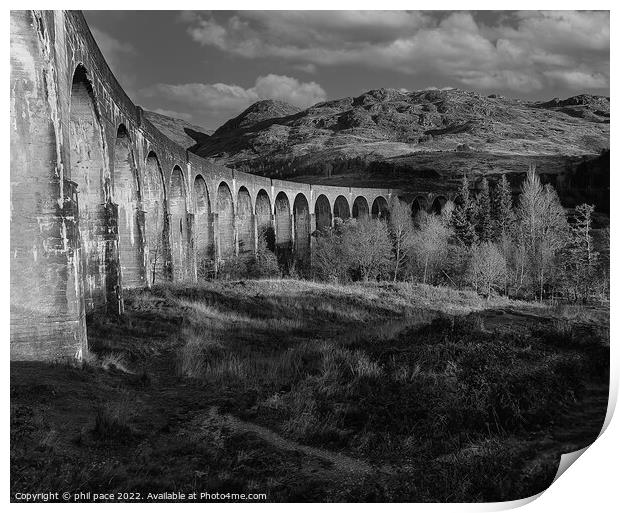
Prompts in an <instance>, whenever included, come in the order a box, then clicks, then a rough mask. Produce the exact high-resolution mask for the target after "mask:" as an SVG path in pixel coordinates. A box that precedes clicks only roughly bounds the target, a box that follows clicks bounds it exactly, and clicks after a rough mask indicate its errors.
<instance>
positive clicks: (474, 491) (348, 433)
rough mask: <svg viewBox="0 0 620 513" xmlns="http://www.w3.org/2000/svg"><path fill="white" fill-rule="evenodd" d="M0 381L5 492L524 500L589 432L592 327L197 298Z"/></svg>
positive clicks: (594, 414) (549, 313) (405, 293)
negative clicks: (5, 418)
mask: <svg viewBox="0 0 620 513" xmlns="http://www.w3.org/2000/svg"><path fill="white" fill-rule="evenodd" d="M126 310H127V311H126V314H125V315H124V316H123V317H122V318H109V317H98V318H93V319H90V320H89V341H90V344H91V345H92V348H93V351H92V355H91V357H90V358H89V360H88V362H87V363H85V364H84V365H83V367H82V368H75V367H71V366H68V365H66V364H60V363H58V364H42V363H35V362H25V363H13V364H12V366H11V489H12V492H16V491H23V490H28V491H44V490H63V491H65V490H66V491H72V492H77V491H84V492H86V491H91V492H138V493H140V494H141V497H142V499H146V498H147V494H148V493H149V492H152V493H156V492H171V491H185V492H193V491H198V492H201V491H208V492H211V493H215V492H231V493H265V494H267V500H269V501H466V502H467V501H497V500H510V499H517V498H521V497H526V496H530V495H533V494H535V493H538V492H540V491H542V490H543V489H544V488H546V487H547V486H548V485H549V483H550V482H551V481H552V479H553V477H554V475H555V472H556V469H557V464H558V462H559V457H560V455H561V454H562V453H565V452H570V451H573V450H576V449H578V448H581V447H584V446H585V445H588V444H589V443H591V442H592V441H593V440H594V439H595V438H596V436H597V435H598V432H599V431H600V428H601V427H602V424H603V419H604V416H605V411H606V405H607V383H608V369H609V329H608V326H609V313H608V309H605V308H602V307H598V308H594V307H590V308H586V307H582V306H581V307H579V306H564V307H549V306H544V305H538V304H531V303H519V302H514V301H509V300H506V299H491V300H490V301H486V300H483V299H481V298H479V297H478V296H477V295H475V294H474V293H469V292H463V291H454V290H450V289H440V288H434V287H426V286H421V285H411V284H368V285H365V284H364V285H362V284H360V285H351V286H336V285H327V284H316V283H311V282H304V281H294V280H273V281H240V282H228V283H226V282H212V283H203V284H201V285H193V284H187V285H169V286H165V287H156V288H154V289H153V290H151V291H135V292H133V293H132V294H130V295H129V297H128V299H127V300H126Z"/></svg>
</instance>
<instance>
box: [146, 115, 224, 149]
mask: <svg viewBox="0 0 620 513" xmlns="http://www.w3.org/2000/svg"><path fill="white" fill-rule="evenodd" d="M144 116H145V117H146V119H148V120H149V121H150V122H151V123H153V125H155V128H157V129H158V130H159V131H160V132H162V133H163V134H164V135H165V136H166V137H168V138H169V139H172V140H173V141H174V142H175V143H177V144H179V145H181V146H183V148H191V147H192V146H195V145H196V144H201V143H204V142H205V141H206V140H207V139H208V138H209V136H210V135H211V134H212V133H213V130H207V129H206V128H203V127H201V126H198V125H192V124H191V123H188V122H187V121H185V120H184V119H180V118H172V117H170V116H164V115H163V114H159V113H157V112H152V111H148V110H145V111H144Z"/></svg>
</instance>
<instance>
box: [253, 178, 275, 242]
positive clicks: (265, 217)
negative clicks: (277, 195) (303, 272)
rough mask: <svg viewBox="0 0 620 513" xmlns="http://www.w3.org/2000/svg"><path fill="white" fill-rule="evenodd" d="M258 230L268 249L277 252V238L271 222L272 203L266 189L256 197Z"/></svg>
mask: <svg viewBox="0 0 620 513" xmlns="http://www.w3.org/2000/svg"><path fill="white" fill-rule="evenodd" d="M256 228H257V232H258V236H259V237H264V238H265V242H266V243H267V248H268V249H269V250H270V251H275V246H276V236H275V231H274V229H273V224H272V222H271V201H270V200H269V194H267V192H266V191H265V190H264V189H261V190H260V191H258V194H257V195H256Z"/></svg>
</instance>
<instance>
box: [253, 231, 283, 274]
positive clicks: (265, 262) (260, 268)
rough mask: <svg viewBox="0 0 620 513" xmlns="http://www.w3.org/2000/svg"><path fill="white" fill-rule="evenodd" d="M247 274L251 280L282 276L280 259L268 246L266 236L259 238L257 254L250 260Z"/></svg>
mask: <svg viewBox="0 0 620 513" xmlns="http://www.w3.org/2000/svg"><path fill="white" fill-rule="evenodd" d="M247 274H248V276H249V277H251V278H276V277H279V276H280V268H279V267H278V259H277V257H276V255H275V253H274V252H273V251H270V250H269V248H268V246H267V238H266V236H265V235H264V234H262V235H261V236H259V238H258V241H257V247H256V254H255V255H253V256H252V258H250V260H249V262H248V264H247Z"/></svg>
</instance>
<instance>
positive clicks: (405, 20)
mask: <svg viewBox="0 0 620 513" xmlns="http://www.w3.org/2000/svg"><path fill="white" fill-rule="evenodd" d="M84 14H85V16H86V20H87V21H88V23H89V25H90V28H91V31H92V32H93V35H94V37H95V39H96V41H97V43H98V44H99V47H100V48H101V50H102V52H103V55H104V57H105V58H106V60H107V62H108V64H109V65H110V68H111V69H112V71H113V72H114V74H115V75H116V77H117V79H118V80H119V82H120V84H121V85H122V86H123V88H124V89H125V91H126V92H127V94H128V95H129V96H130V98H131V99H132V100H133V101H134V103H135V104H136V105H140V106H142V107H143V108H145V109H147V110H154V111H156V112H159V113H161V114H166V115H169V116H173V117H179V118H182V119H185V120H187V121H189V122H191V123H193V124H196V125H199V126H202V127H204V128H207V129H216V128H217V127H219V126H220V125H221V124H222V123H224V122H225V121H226V120H228V119H230V118H232V117H234V116H236V115H238V114H239V113H240V112H242V111H243V110H244V109H245V108H247V107H249V106H250V105H251V104H252V103H254V102H256V101H258V100H262V99H269V98H273V99H278V100H283V101H286V102H288V103H292V104H294V105H297V106H299V107H308V106H310V105H313V104H315V103H317V102H321V101H325V100H330V99H336V98H342V97H346V96H357V95H359V94H361V93H363V92H365V91H368V90H370V89H376V88H380V87H386V88H396V89H406V90H409V91H415V90H419V89H428V88H439V89H441V88H446V87H458V88H460V89H466V90H474V91H478V92H480V93H482V94H491V93H494V94H501V95H504V96H508V97H516V98H524V99H539V100H548V99H551V98H554V97H559V98H565V97H568V96H572V95H575V94H581V93H590V94H601V95H606V96H608V95H609V12H608V11H598V12H586V11H567V12H561V11H551V12H542V11H533V12H531V11H530V12H516V11H478V12H475V11H407V12H405V11H236V12H232V11H182V12H181V11H85V12H84Z"/></svg>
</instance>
